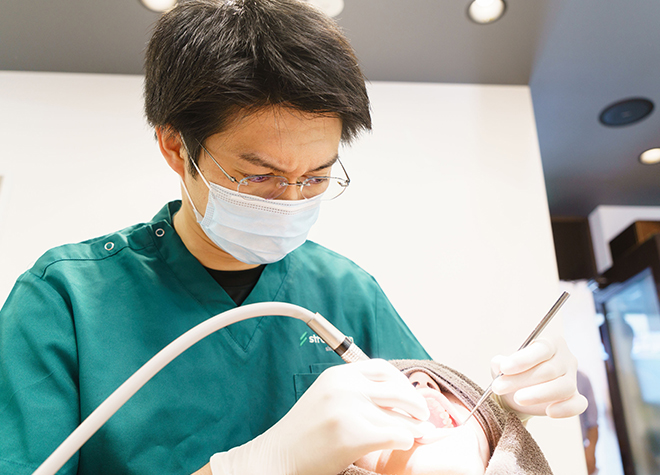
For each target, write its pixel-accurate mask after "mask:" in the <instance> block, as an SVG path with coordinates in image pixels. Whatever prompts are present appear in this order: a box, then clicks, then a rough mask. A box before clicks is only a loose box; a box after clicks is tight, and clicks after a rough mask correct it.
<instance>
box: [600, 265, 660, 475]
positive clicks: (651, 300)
mask: <svg viewBox="0 0 660 475" xmlns="http://www.w3.org/2000/svg"><path fill="white" fill-rule="evenodd" d="M605 311H606V318H607V320H608V325H609V329H610V339H611V344H612V353H613V355H614V363H615V367H616V372H617V378H618V380H619V389H620V392H621V400H622V404H623V412H624V418H625V422H626V427H627V430H628V436H629V439H630V445H631V450H632V455H633V459H634V464H635V471H636V475H655V474H658V473H660V305H659V304H658V294H657V290H656V286H655V281H654V280H653V275H652V273H651V271H650V270H647V271H644V272H642V273H641V274H639V275H638V276H636V277H634V278H633V279H631V280H630V281H628V282H627V284H626V285H625V286H624V287H623V288H622V290H621V291H619V292H618V293H616V294H615V295H614V296H613V297H612V298H611V299H609V300H608V301H607V303H606V304H605Z"/></svg>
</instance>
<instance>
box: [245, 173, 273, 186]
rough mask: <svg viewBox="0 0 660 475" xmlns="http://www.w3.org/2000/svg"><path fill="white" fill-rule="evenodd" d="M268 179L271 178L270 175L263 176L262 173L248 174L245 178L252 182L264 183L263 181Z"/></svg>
mask: <svg viewBox="0 0 660 475" xmlns="http://www.w3.org/2000/svg"><path fill="white" fill-rule="evenodd" d="M270 179H271V177H269V176H264V175H255V176H249V177H247V178H246V180H247V181H248V182H249V183H254V184H258V183H265V182H267V181H268V180H270Z"/></svg>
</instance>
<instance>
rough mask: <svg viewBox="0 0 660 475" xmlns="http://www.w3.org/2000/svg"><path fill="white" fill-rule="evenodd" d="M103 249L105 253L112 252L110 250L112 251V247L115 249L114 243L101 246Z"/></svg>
mask: <svg viewBox="0 0 660 475" xmlns="http://www.w3.org/2000/svg"><path fill="white" fill-rule="evenodd" d="M103 247H104V248H105V250H106V251H112V249H114V247H115V243H113V242H106V243H105V246H103Z"/></svg>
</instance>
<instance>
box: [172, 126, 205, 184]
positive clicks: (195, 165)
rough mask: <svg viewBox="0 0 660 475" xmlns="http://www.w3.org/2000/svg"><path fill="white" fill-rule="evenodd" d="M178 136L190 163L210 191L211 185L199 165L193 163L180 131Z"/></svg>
mask: <svg viewBox="0 0 660 475" xmlns="http://www.w3.org/2000/svg"><path fill="white" fill-rule="evenodd" d="M179 138H180V139H181V144H183V148H184V149H185V150H186V155H187V158H188V160H189V161H190V163H192V165H193V167H195V170H197V173H199V176H201V177H202V181H203V182H204V184H205V185H206V187H207V188H208V189H209V191H210V190H211V185H210V184H209V182H208V181H206V178H205V177H204V175H203V174H202V171H201V170H200V169H199V167H198V166H197V164H196V163H195V160H193V159H192V155H191V153H190V149H189V148H188V145H186V141H185V140H183V135H181V133H179ZM203 148H204V147H202V149H203ZM184 187H185V185H184ZM186 193H187V191H186ZM188 197H190V195H188Z"/></svg>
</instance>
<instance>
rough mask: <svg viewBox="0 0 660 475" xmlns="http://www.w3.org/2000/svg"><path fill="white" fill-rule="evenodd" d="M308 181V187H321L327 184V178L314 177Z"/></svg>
mask: <svg viewBox="0 0 660 475" xmlns="http://www.w3.org/2000/svg"><path fill="white" fill-rule="evenodd" d="M306 181H307V184H308V185H320V184H321V183H323V182H325V178H324V177H319V176H313V177H311V178H308V179H307V180H306Z"/></svg>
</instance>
